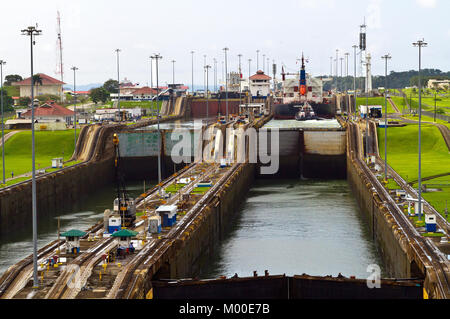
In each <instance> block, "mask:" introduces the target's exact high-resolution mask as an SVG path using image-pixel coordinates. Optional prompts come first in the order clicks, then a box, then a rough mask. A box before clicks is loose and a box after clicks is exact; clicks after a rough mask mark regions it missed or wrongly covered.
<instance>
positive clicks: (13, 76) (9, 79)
mask: <svg viewBox="0 0 450 319" xmlns="http://www.w3.org/2000/svg"><path fill="white" fill-rule="evenodd" d="M22 80H23V79H22V77H21V76H20V75H18V74H9V75H7V76H5V82H4V83H3V85H5V86H10V85H12V83H13V82H19V81H22Z"/></svg>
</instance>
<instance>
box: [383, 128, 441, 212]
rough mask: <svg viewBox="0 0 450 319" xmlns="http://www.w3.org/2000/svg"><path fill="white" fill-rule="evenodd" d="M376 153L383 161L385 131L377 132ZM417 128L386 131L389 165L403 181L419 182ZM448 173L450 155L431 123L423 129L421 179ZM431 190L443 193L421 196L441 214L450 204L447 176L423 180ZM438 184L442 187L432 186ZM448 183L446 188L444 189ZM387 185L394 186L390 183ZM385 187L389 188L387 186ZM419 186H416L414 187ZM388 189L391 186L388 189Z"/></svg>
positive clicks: (439, 134)
mask: <svg viewBox="0 0 450 319" xmlns="http://www.w3.org/2000/svg"><path fill="white" fill-rule="evenodd" d="M378 141H379V151H380V156H381V158H383V159H384V129H378ZM417 144H418V125H417V124H410V125H407V126H405V127H390V128H388V145H387V146H388V163H389V165H390V166H391V167H392V168H393V169H395V171H396V172H397V173H398V174H400V176H402V177H403V178H404V179H405V180H406V181H413V180H417V179H418V145H417ZM443 173H450V152H449V151H448V148H447V145H446V144H445V141H444V138H443V137H442V135H441V133H440V132H439V130H438V128H437V127H435V126H434V125H431V124H424V125H423V126H422V177H423V178H425V177H429V176H434V175H438V174H443ZM423 183H424V184H430V188H440V189H442V190H443V191H442V192H429V193H423V197H424V198H425V199H426V200H427V201H428V202H429V203H430V204H431V205H432V206H433V207H434V208H435V209H436V210H437V211H438V212H440V213H441V214H443V212H444V208H445V200H446V199H448V200H449V201H450V176H445V177H441V178H436V179H434V180H430V181H424V182H423ZM432 184H440V185H441V186H436V187H434V186H432ZM446 184H448V186H446ZM389 186H391V187H394V186H395V185H394V184H392V183H390V184H389ZM389 186H388V187H389ZM413 186H414V187H416V188H417V187H418V185H417V183H416V184H415V185H413ZM389 188H390V187H389Z"/></svg>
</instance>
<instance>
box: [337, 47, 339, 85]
mask: <svg viewBox="0 0 450 319" xmlns="http://www.w3.org/2000/svg"><path fill="white" fill-rule="evenodd" d="M338 61H339V49H336V94H337V92H338V76H339V70H338Z"/></svg>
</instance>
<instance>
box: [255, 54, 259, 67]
mask: <svg viewBox="0 0 450 319" xmlns="http://www.w3.org/2000/svg"><path fill="white" fill-rule="evenodd" d="M258 69H259V50H256V71H258Z"/></svg>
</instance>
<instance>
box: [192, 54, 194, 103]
mask: <svg viewBox="0 0 450 319" xmlns="http://www.w3.org/2000/svg"><path fill="white" fill-rule="evenodd" d="M191 56H192V64H191V65H192V82H191V83H192V89H191V92H192V95H194V51H191Z"/></svg>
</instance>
